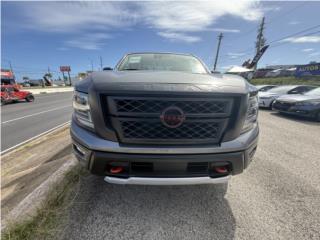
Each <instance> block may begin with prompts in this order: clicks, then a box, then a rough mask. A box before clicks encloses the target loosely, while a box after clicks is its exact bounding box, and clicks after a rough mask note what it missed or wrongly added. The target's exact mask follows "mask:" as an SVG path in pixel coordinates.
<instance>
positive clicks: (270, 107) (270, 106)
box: [269, 100, 275, 110]
mask: <svg viewBox="0 0 320 240" xmlns="http://www.w3.org/2000/svg"><path fill="white" fill-rule="evenodd" d="M274 102H275V100H273V101H272V102H271V103H270V105H269V109H270V110H272V104H273V103H274Z"/></svg>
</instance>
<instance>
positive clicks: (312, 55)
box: [309, 52, 320, 57]
mask: <svg viewBox="0 0 320 240" xmlns="http://www.w3.org/2000/svg"><path fill="white" fill-rule="evenodd" d="M309 56H310V57H315V56H320V52H314V53H310V54H309Z"/></svg>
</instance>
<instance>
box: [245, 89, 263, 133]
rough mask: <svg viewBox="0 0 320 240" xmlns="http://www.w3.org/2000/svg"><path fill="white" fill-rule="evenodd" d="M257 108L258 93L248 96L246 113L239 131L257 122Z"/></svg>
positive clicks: (250, 127) (247, 129)
mask: <svg viewBox="0 0 320 240" xmlns="http://www.w3.org/2000/svg"><path fill="white" fill-rule="evenodd" d="M258 109H259V98H258V95H254V96H250V97H249V102H248V110H247V113H246V120H245V121H244V124H243V127H242V131H241V133H245V132H247V131H249V130H251V129H252V128H253V126H254V124H255V123H256V122H257V118H258Z"/></svg>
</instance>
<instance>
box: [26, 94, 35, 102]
mask: <svg viewBox="0 0 320 240" xmlns="http://www.w3.org/2000/svg"><path fill="white" fill-rule="evenodd" d="M26 101H27V102H33V101H34V96H33V95H29V96H27V97H26Z"/></svg>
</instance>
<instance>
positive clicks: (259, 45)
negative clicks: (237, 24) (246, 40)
mask: <svg viewBox="0 0 320 240" xmlns="http://www.w3.org/2000/svg"><path fill="white" fill-rule="evenodd" d="M264 21H265V17H263V18H262V20H261V23H260V26H259V29H258V35H257V41H256V55H257V54H258V53H259V52H260V50H261V48H263V47H264V45H265V44H266V39H265V37H264V34H263V32H264V30H265V26H264V25H265V22H264ZM256 69H257V64H255V65H254V70H256Z"/></svg>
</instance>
